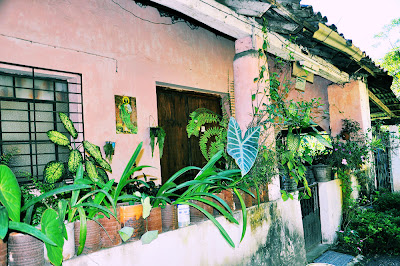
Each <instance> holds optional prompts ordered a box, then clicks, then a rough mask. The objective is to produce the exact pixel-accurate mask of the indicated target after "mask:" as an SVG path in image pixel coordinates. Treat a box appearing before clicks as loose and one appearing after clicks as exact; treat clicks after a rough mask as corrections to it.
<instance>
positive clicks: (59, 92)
mask: <svg viewBox="0 0 400 266" xmlns="http://www.w3.org/2000/svg"><path fill="white" fill-rule="evenodd" d="M58 112H63V113H66V114H67V115H68V116H69V117H70V118H71V120H72V121H73V122H74V125H75V128H76V129H77V131H78V138H77V139H76V140H75V143H76V146H78V145H79V143H81V142H82V141H83V138H84V136H83V110H82V76H81V75H80V74H78V73H72V72H63V71H57V70H50V69H44V68H36V67H30V66H23V65H17V64H10V63H5V62H0V137H1V140H0V152H1V153H2V154H7V153H13V152H16V155H15V156H14V157H13V158H12V160H11V161H10V164H9V166H10V168H11V169H12V170H13V172H14V173H15V174H16V176H17V177H18V181H19V182H22V183H23V182H27V181H29V178H28V177H29V176H33V177H35V178H38V179H39V180H42V179H43V169H44V167H45V166H46V164H47V163H48V162H50V161H54V160H59V161H62V162H66V161H67V159H68V154H69V150H68V148H66V147H60V146H57V145H55V144H54V143H52V142H51V141H50V140H49V139H48V137H47V134H46V133H47V131H49V130H57V131H60V132H62V133H64V134H65V135H66V136H68V137H70V135H69V134H68V132H67V131H66V130H65V129H64V127H63V125H62V123H61V121H60V119H59V117H58ZM71 141H74V140H73V139H71Z"/></svg>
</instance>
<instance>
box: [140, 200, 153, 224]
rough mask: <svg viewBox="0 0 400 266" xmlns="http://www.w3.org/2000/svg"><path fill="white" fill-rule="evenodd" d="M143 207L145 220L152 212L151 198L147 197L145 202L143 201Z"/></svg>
mask: <svg viewBox="0 0 400 266" xmlns="http://www.w3.org/2000/svg"><path fill="white" fill-rule="evenodd" d="M141 201H142V205H143V219H146V218H147V217H149V215H150V211H151V204H150V197H146V198H145V199H144V200H143V199H142V200H141Z"/></svg>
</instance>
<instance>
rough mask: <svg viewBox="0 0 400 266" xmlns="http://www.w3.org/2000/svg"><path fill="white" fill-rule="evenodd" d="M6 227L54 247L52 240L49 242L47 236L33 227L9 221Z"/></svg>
mask: <svg viewBox="0 0 400 266" xmlns="http://www.w3.org/2000/svg"><path fill="white" fill-rule="evenodd" d="M8 227H9V229H11V230H15V231H19V232H22V233H25V234H28V235H31V236H34V237H36V238H38V239H40V240H42V241H43V242H44V243H48V244H50V245H54V246H55V245H56V243H54V241H53V240H51V239H50V238H49V237H48V236H46V235H45V234H43V233H42V231H40V230H39V229H37V228H35V227H33V226H32V225H29V224H25V223H20V222H13V221H10V223H9V225H8Z"/></svg>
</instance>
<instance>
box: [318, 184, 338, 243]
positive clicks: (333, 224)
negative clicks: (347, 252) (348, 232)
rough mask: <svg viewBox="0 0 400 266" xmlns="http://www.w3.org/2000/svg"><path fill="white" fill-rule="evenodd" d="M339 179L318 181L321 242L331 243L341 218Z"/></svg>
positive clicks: (333, 240) (334, 238)
mask: <svg viewBox="0 0 400 266" xmlns="http://www.w3.org/2000/svg"><path fill="white" fill-rule="evenodd" d="M340 182H341V181H340V180H339V179H334V180H332V181H329V182H319V183H318V190H319V192H318V193H319V210H320V217H321V233H322V243H324V244H333V243H334V242H335V240H336V232H337V231H338V230H339V229H340V224H341V221H342V220H341V219H342V190H341V187H340Z"/></svg>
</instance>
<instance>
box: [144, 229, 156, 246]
mask: <svg viewBox="0 0 400 266" xmlns="http://www.w3.org/2000/svg"><path fill="white" fill-rule="evenodd" d="M157 237H158V231H157V230H154V231H148V232H146V233H145V234H144V235H142V237H141V238H140V240H142V244H143V245H145V244H150V243H151V242H152V241H153V240H155V239H156V238H157Z"/></svg>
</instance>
